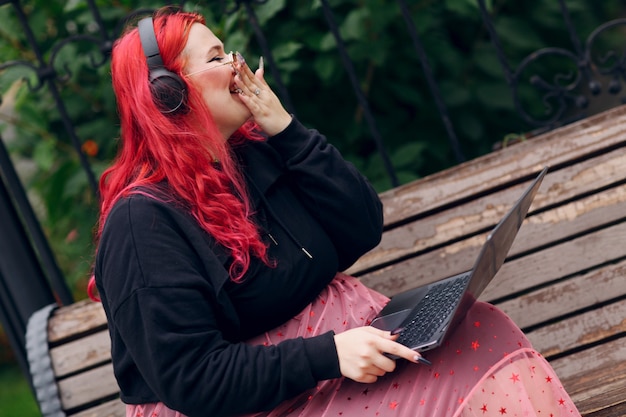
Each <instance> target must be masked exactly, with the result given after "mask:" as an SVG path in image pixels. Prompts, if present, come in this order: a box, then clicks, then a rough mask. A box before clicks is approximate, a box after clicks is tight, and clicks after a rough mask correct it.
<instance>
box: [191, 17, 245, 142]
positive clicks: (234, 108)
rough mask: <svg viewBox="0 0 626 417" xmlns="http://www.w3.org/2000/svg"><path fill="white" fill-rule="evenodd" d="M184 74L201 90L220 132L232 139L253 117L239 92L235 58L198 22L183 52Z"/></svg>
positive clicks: (194, 25)
mask: <svg viewBox="0 0 626 417" xmlns="http://www.w3.org/2000/svg"><path fill="white" fill-rule="evenodd" d="M182 53H183V54H184V57H185V60H186V65H185V68H184V72H185V74H186V77H187V80H188V82H189V83H190V84H192V85H193V86H195V87H196V88H198V89H200V91H201V93H202V96H203V97H204V101H205V103H206V105H207V106H208V107H209V109H210V111H211V114H212V115H213V119H214V120H215V123H216V124H217V127H218V129H219V130H220V132H221V133H222V135H223V136H224V139H225V140H226V139H228V138H229V137H230V136H231V135H232V134H233V133H234V132H235V131H236V130H237V129H238V128H239V127H241V125H243V124H244V123H245V122H246V121H247V120H248V119H249V118H250V117H251V113H250V111H249V110H248V108H247V107H246V106H245V105H244V104H243V103H242V102H241V100H240V99H239V94H237V92H235V88H236V87H235V85H234V76H235V72H234V70H233V67H232V66H231V65H224V64H228V63H229V62H230V61H231V60H232V57H231V56H230V55H229V54H226V53H225V52H224V45H223V44H222V42H221V41H220V40H219V39H218V38H217V37H216V36H215V35H214V34H213V32H211V30H210V29H209V28H207V27H206V26H204V25H203V24H200V23H194V24H193V25H192V26H191V30H190V31H189V39H188V40H187V44H186V45H185V48H184V49H183V52H182Z"/></svg>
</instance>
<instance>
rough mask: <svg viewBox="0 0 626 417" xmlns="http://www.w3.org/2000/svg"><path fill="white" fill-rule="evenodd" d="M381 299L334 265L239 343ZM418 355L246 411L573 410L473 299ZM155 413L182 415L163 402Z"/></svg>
mask: <svg viewBox="0 0 626 417" xmlns="http://www.w3.org/2000/svg"><path fill="white" fill-rule="evenodd" d="M387 301H388V298H387V297H385V296H383V295H382V294H379V293H377V292H375V291H373V290H371V289H369V288H367V287H365V286H364V285H363V284H362V283H361V282H360V281H359V280H358V279H356V278H353V277H350V276H348V275H345V274H341V273H340V274H337V276H336V277H335V279H334V280H333V281H332V282H331V283H330V284H329V285H328V286H327V287H326V288H325V289H324V290H323V291H322V292H321V293H320V294H319V296H318V297H317V298H316V299H315V300H314V301H313V302H312V303H311V304H310V305H309V306H307V307H306V308H305V309H304V310H303V311H302V312H301V313H300V314H298V315H297V316H296V317H294V318H293V319H291V320H289V321H288V322H287V323H285V324H283V325H281V326H279V327H277V328H276V329H274V330H272V331H269V332H267V333H265V334H263V335H260V336H258V337H255V338H253V339H252V340H249V341H248V342H247V343H249V344H254V345H271V344H277V343H279V342H281V341H282V340H285V339H289V338H295V337H311V336H315V335H319V334H322V333H325V332H327V331H329V330H334V331H335V332H336V333H340V332H342V331H344V330H347V329H351V328H354V327H358V326H364V325H368V324H369V323H370V322H371V320H372V319H373V318H374V317H375V316H376V314H377V313H378V311H380V310H381V309H382V307H383V306H384V305H385V304H386V303H387ZM424 357H426V358H427V359H429V360H430V361H431V362H432V364H433V365H432V366H426V365H422V364H414V363H410V362H408V361H404V360H399V361H398V364H397V367H396V370H395V371H394V372H391V373H388V374H386V375H385V376H383V377H381V378H379V379H378V380H377V381H376V382H375V383H373V384H363V383H358V382H354V381H352V380H350V379H347V378H339V379H332V380H328V381H321V382H320V383H319V384H318V385H317V387H315V388H314V389H312V390H309V391H307V392H304V393H302V394H301V395H298V396H296V397H295V398H292V399H290V400H286V401H284V402H283V403H281V404H280V405H278V407H276V408H275V409H274V410H272V411H269V412H262V413H253V414H248V415H246V416H247V417H252V416H254V417H282V416H290V417H330V416H333V417H336V416H344V417H345V416H348V417H351V416H358V417H369V416H371V417H388V416H393V417H478V416H481V417H503V416H504V417H513V416H520V417H521V416H535V417H550V416H551V417H564V416H569V417H579V416H580V413H579V412H578V410H577V409H576V406H575V405H574V403H573V402H572V400H571V398H570V397H569V395H568V394H567V393H566V392H565V390H564V389H563V387H562V385H561V382H560V381H559V378H558V377H557V375H556V374H555V372H554V370H553V369H552V367H551V366H550V364H549V363H548V362H547V361H546V360H545V359H544V358H543V357H542V356H541V355H540V354H539V353H537V352H536V351H534V350H533V348H532V346H531V344H530V342H529V341H528V339H527V338H526V337H525V336H524V334H523V333H522V331H521V330H520V329H519V328H518V327H517V325H515V323H513V321H512V320H511V319H510V318H509V317H508V316H506V315H505V314H504V313H503V312H502V311H500V310H499V309H497V308H496V307H494V306H492V305H490V304H486V303H483V302H477V303H475V304H474V306H473V307H472V308H471V309H470V311H469V312H468V314H467V316H466V317H465V319H464V320H463V322H461V324H460V325H459V326H458V327H457V328H456V330H455V332H454V333H453V334H452V335H451V337H449V339H448V340H447V341H446V342H445V343H444V345H443V346H441V347H439V348H437V349H435V350H433V351H430V352H425V353H424ZM144 406H145V407H147V408H145V409H142V412H146V411H147V412H148V413H145V414H144V415H146V416H149V415H151V414H149V412H150V411H152V410H153V409H154V406H155V405H144ZM133 407H134V408H133ZM138 407H140V406H129V407H127V417H136V416H138V414H132V412H136V411H137V410H138ZM168 413H171V414H168ZM158 417H184V416H182V415H181V414H178V413H175V412H174V411H172V410H169V409H167V407H163V409H162V410H161V412H160V413H159V414H158Z"/></svg>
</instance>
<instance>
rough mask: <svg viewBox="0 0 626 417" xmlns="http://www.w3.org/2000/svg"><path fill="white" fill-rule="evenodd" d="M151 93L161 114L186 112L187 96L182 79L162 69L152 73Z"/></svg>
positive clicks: (154, 70) (150, 78)
mask: <svg viewBox="0 0 626 417" xmlns="http://www.w3.org/2000/svg"><path fill="white" fill-rule="evenodd" d="M149 80H150V92H151V93H152V97H153V99H154V102H155V104H156V105H157V106H158V107H159V110H160V111H161V113H175V112H179V111H186V108H187V106H186V103H185V102H186V99H187V94H186V90H185V83H184V82H183V80H181V79H180V77H179V76H178V75H177V74H175V73H173V72H171V71H168V70H167V69H165V68H163V67H160V68H154V69H152V70H151V71H150V76H149Z"/></svg>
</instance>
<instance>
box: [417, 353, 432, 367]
mask: <svg viewBox="0 0 626 417" xmlns="http://www.w3.org/2000/svg"><path fill="white" fill-rule="evenodd" d="M414 359H415V360H416V361H417V362H419V363H423V364H424V365H428V366H432V364H433V363H432V362H431V361H429V360H428V359H426V358H424V357H423V356H419V355H415V357H414Z"/></svg>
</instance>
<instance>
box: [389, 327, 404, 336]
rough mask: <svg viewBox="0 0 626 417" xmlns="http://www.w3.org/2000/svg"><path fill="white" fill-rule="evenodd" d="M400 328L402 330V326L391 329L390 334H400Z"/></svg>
mask: <svg viewBox="0 0 626 417" xmlns="http://www.w3.org/2000/svg"><path fill="white" fill-rule="evenodd" d="M402 330H404V327H398V328H395V329H393V330H392V331H391V335H392V336H395V335H397V334H400V333H401V332H402Z"/></svg>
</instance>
